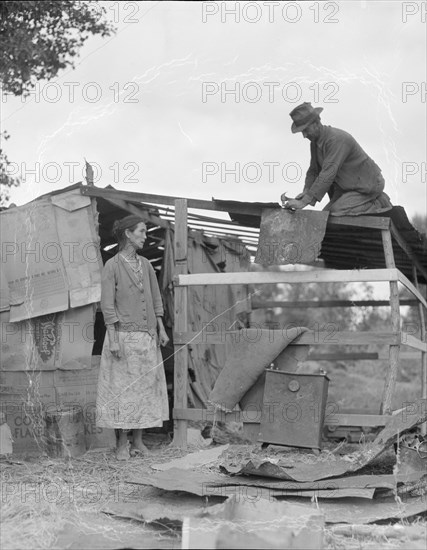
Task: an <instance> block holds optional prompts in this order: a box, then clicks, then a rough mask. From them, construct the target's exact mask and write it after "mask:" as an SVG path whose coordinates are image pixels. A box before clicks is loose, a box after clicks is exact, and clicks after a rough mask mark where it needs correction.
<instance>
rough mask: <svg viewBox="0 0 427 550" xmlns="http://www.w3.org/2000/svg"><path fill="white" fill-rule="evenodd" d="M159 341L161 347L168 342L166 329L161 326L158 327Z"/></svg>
mask: <svg viewBox="0 0 427 550" xmlns="http://www.w3.org/2000/svg"><path fill="white" fill-rule="evenodd" d="M159 342H160V345H161V346H162V347H163V348H164V347H165V346H166V345H167V343H168V342H169V336H168V335H167V334H166V331H165V329H164V328H163V327H162V328H160V329H159Z"/></svg>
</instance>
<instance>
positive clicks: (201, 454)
mask: <svg viewBox="0 0 427 550" xmlns="http://www.w3.org/2000/svg"><path fill="white" fill-rule="evenodd" d="M228 447H229V445H221V446H219V447H213V448H212V449H205V450H203V451H198V452H196V453H191V454H188V455H187V456H184V457H183V458H176V459H174V460H171V461H170V462H166V463H163V464H153V465H152V466H151V467H152V468H153V470H161V471H165V470H170V469H172V468H175V469H176V468H180V469H182V470H190V469H193V468H194V467H196V466H206V465H208V464H211V463H215V462H216V461H217V460H218V458H219V457H220V456H221V455H222V454H223V453H224V451H226V450H227V449H228Z"/></svg>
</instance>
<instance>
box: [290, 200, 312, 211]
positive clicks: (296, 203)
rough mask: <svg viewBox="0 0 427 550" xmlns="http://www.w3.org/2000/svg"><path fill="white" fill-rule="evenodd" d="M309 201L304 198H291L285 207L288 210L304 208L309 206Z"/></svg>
mask: <svg viewBox="0 0 427 550" xmlns="http://www.w3.org/2000/svg"><path fill="white" fill-rule="evenodd" d="M307 204H308V202H307V201H306V200H304V199H300V200H298V199H289V200H288V201H287V202H286V203H285V208H287V209H288V210H302V209H303V208H305V207H306V206H307Z"/></svg>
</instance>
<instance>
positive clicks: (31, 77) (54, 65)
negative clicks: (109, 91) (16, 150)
mask: <svg viewBox="0 0 427 550" xmlns="http://www.w3.org/2000/svg"><path fill="white" fill-rule="evenodd" d="M105 13H106V10H105V8H103V7H102V6H101V5H100V4H99V2H94V1H90V2H84V1H75V0H65V1H55V2H52V1H47V2H38V1H37V2H34V1H32V2H19V1H16V2H15V1H6V2H1V3H0V19H1V26H0V79H1V84H2V93H3V94H5V95H7V94H10V95H14V96H22V95H23V96H26V95H28V94H29V92H30V90H31V89H32V88H34V87H35V85H36V83H37V81H39V80H51V79H53V78H55V77H56V76H57V75H58V73H59V71H61V70H63V69H66V68H69V67H71V68H72V67H74V61H75V59H76V57H77V55H78V54H79V51H80V49H81V47H82V46H83V44H84V43H85V42H86V40H87V39H88V38H89V37H90V36H94V35H100V36H102V37H106V36H110V35H111V34H112V33H113V32H114V31H115V28H114V26H113V25H112V24H111V23H110V22H108V21H107V19H106V18H105ZM2 137H3V139H7V136H6V135H5V134H3V135H2ZM0 161H1V172H0V174H1V180H0V185H1V187H0V201H1V202H5V200H7V197H8V190H9V188H10V187H12V186H16V185H18V184H19V181H18V180H17V179H16V178H12V177H10V175H9V174H8V171H7V167H8V165H10V162H9V161H8V159H7V156H6V155H5V154H4V152H3V150H0Z"/></svg>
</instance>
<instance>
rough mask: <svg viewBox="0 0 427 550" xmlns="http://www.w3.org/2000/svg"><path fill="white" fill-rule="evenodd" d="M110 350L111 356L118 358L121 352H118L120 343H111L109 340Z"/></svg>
mask: <svg viewBox="0 0 427 550" xmlns="http://www.w3.org/2000/svg"><path fill="white" fill-rule="evenodd" d="M110 352H111V355H112V356H113V357H115V358H116V359H120V357H121V353H120V345H119V344H118V342H113V343H111V342H110Z"/></svg>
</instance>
